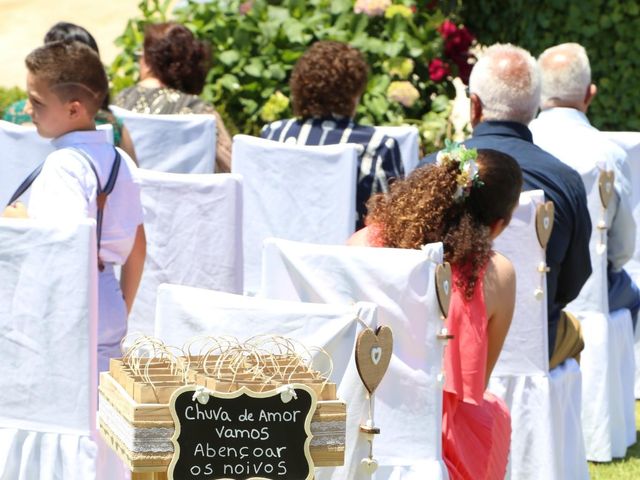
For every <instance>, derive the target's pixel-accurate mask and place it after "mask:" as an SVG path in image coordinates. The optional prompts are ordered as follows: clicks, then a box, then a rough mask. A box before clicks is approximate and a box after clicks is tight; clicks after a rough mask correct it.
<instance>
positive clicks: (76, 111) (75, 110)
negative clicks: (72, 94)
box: [67, 100, 85, 120]
mask: <svg viewBox="0 0 640 480" xmlns="http://www.w3.org/2000/svg"><path fill="white" fill-rule="evenodd" d="M67 111H68V112H69V118H71V119H73V120H75V119H77V118H79V117H80V116H81V115H82V114H83V113H84V111H85V108H84V105H83V104H82V102H79V101H78V100H72V101H70V102H69V103H68V106H67Z"/></svg>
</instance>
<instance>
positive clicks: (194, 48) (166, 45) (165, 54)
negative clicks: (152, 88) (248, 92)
mask: <svg viewBox="0 0 640 480" xmlns="http://www.w3.org/2000/svg"><path fill="white" fill-rule="evenodd" d="M210 60H211V53H210V50H209V47H208V46H207V44H205V43H204V42H201V41H199V40H198V39H196V38H195V37H194V36H193V33H191V31H190V30H189V29H188V28H187V27H185V26H184V25H180V24H179V23H175V22H167V23H156V24H152V25H147V27H146V28H145V31H144V61H145V62H146V64H147V65H148V66H149V68H150V69H151V72H152V73H153V74H154V75H155V76H156V77H157V78H158V79H159V80H160V81H161V82H162V83H164V84H165V85H166V86H168V87H170V88H173V89H176V90H180V91H181V92H184V93H190V94H193V95H198V94H199V93H200V92H202V89H203V88H204V82H205V80H206V78H207V72H208V71H209V65H210Z"/></svg>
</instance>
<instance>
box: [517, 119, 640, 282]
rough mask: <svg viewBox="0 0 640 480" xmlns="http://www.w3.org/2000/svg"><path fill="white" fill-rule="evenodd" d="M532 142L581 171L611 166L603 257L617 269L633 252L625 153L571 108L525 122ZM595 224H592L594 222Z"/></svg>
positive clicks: (632, 226)
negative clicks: (612, 183) (612, 191)
mask: <svg viewBox="0 0 640 480" xmlns="http://www.w3.org/2000/svg"><path fill="white" fill-rule="evenodd" d="M529 129H530V130H531V133H533V142H534V143H535V144H536V145H538V146H539V147H540V148H542V149H544V150H546V151H548V152H549V153H551V154H553V155H555V156H556V157H558V158H559V159H560V160H561V161H562V162H564V163H566V164H567V165H569V166H570V167H572V168H574V169H575V170H577V171H578V173H580V174H581V175H582V174H583V173H586V172H589V171H591V170H593V169H594V168H596V167H600V168H606V169H607V170H613V172H614V175H615V195H613V196H612V199H611V201H610V203H609V207H608V209H607V210H608V217H609V218H610V219H611V223H610V225H611V226H610V228H609V231H608V236H607V259H608V260H609V262H611V266H612V268H613V270H620V269H621V268H622V267H623V265H624V264H625V263H626V262H627V261H628V260H629V259H630V258H631V257H632V256H633V251H634V249H635V236H636V233H635V232H636V224H635V221H634V220H633V216H632V210H631V205H630V203H629V199H630V198H631V169H630V167H629V164H628V162H627V153H626V152H625V151H624V150H623V149H622V148H620V147H619V146H618V145H616V144H615V143H613V142H612V141H610V140H609V139H608V138H606V136H605V135H604V134H602V133H601V132H600V131H599V130H598V129H596V128H595V127H593V126H592V125H591V124H590V123H589V120H588V119H587V116H586V115H585V114H584V113H582V112H581V111H580V110H576V109H575V108H563V107H554V108H550V109H547V110H543V111H542V112H540V114H539V115H538V118H536V119H535V120H533V121H532V122H531V124H530V125H529ZM594 227H595V225H594Z"/></svg>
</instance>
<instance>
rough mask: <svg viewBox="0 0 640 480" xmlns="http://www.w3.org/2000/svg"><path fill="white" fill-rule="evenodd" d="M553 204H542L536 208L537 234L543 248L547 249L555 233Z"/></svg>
mask: <svg viewBox="0 0 640 480" xmlns="http://www.w3.org/2000/svg"><path fill="white" fill-rule="evenodd" d="M553 213H554V209H553V202H546V203H541V204H540V205H538V207H537V208H536V234H537V235H538V242H539V243H540V246H541V247H542V248H547V243H549V238H550V237H551V232H552V231H553Z"/></svg>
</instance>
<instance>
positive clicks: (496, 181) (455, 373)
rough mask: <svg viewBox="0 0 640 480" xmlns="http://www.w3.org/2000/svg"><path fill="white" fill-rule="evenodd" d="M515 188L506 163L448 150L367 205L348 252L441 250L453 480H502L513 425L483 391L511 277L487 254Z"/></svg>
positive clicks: (499, 156)
mask: <svg viewBox="0 0 640 480" xmlns="http://www.w3.org/2000/svg"><path fill="white" fill-rule="evenodd" d="M521 189H522V172H521V171H520V167H519V166H518V163H517V162H516V161H515V160H514V159H513V158H512V157H510V156H509V155H506V154H504V153H500V152H497V151H495V150H488V149H486V150H478V151H477V153H476V151H475V150H467V149H466V148H465V147H464V146H462V147H459V146H456V145H450V146H449V147H448V148H447V149H446V150H444V151H442V152H440V153H439V154H438V162H437V163H436V164H433V165H427V166H425V167H423V168H420V169H418V170H416V171H414V172H413V173H412V174H411V175H410V176H409V177H408V178H407V179H406V180H403V181H398V182H396V183H394V184H393V185H392V186H391V191H390V193H389V195H386V196H383V195H378V196H375V197H373V198H372V199H371V200H370V202H369V212H370V213H369V216H368V217H367V225H368V226H367V227H366V228H364V229H363V230H360V231H358V232H357V233H356V234H354V236H353V237H352V238H351V240H350V242H349V243H350V244H351V245H361V246H379V247H383V246H384V247H394V248H420V246H422V245H424V244H426V243H433V242H442V243H443V245H444V256H445V260H446V261H448V262H450V263H451V266H452V273H453V287H452V296H451V303H450V306H449V315H448V318H447V320H446V326H447V329H448V330H449V333H450V334H452V335H453V336H454V339H453V340H451V341H449V343H448V345H447V347H446V349H445V385H444V392H443V418H442V443H443V456H444V460H445V463H446V465H447V469H448V470H449V476H450V478H451V479H473V480H478V479H496V478H504V475H505V471H506V465H507V458H508V453H509V444H510V436H511V419H510V416H509V411H508V410H507V407H506V405H505V404H504V402H503V401H502V400H500V399H498V398H497V397H495V396H494V395H492V394H491V393H489V392H486V386H487V383H488V381H489V377H490V376H491V371H492V370H493V367H494V366H495V363H496V361H497V359H498V355H499V354H500V350H501V349H502V345H503V343H504V339H505V337H506V335H507V332H508V330H509V326H510V324H511V317H512V316H513V309H514V305H515V272H514V270H513V266H512V264H511V262H510V261H509V260H508V259H507V258H505V257H503V256H502V255H500V254H499V253H497V252H494V251H493V250H492V242H493V240H494V239H495V238H496V237H497V236H498V235H499V234H500V233H501V232H502V231H503V230H504V229H505V228H506V227H507V225H508V224H509V221H510V220H511V214H512V212H513V210H514V208H515V207H516V205H517V203H518V199H519V195H520V191H521Z"/></svg>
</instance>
